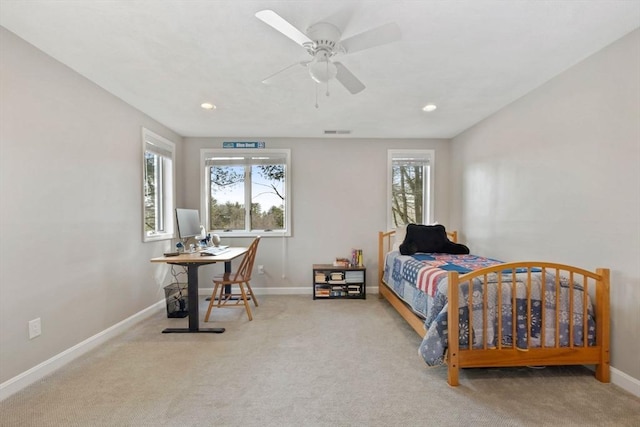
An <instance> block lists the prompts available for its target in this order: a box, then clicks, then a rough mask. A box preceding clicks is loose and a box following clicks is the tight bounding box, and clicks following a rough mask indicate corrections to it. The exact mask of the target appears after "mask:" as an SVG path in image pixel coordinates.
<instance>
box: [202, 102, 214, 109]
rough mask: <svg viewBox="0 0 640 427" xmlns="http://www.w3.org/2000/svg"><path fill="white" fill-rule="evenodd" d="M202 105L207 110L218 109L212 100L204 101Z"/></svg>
mask: <svg viewBox="0 0 640 427" xmlns="http://www.w3.org/2000/svg"><path fill="white" fill-rule="evenodd" d="M200 107H202V108H203V109H205V110H215V109H216V106H215V105H213V104H212V103H210V102H203V103H202V104H200Z"/></svg>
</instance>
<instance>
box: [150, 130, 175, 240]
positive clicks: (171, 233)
mask: <svg viewBox="0 0 640 427" xmlns="http://www.w3.org/2000/svg"><path fill="white" fill-rule="evenodd" d="M147 152H151V153H153V154H155V155H157V156H159V158H160V159H161V161H162V166H161V167H160V171H156V172H160V177H159V184H160V187H161V188H160V191H159V192H157V198H158V200H157V201H156V206H160V207H161V212H160V215H161V216H162V217H161V218H160V224H163V227H162V229H161V230H159V231H156V232H151V234H147V232H146V231H145V180H146V160H145V155H146V153H147ZM175 164H176V145H175V143H173V142H172V141H169V140H168V139H167V138H164V137H162V136H160V135H158V134H156V133H154V132H152V131H150V130H149V129H146V128H142V241H143V242H155V241H159V240H168V239H173V238H174V237H175V227H174V220H173V212H174V209H175V200H176V185H175V182H176V168H175ZM156 221H157V218H156Z"/></svg>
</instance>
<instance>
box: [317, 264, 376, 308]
mask: <svg viewBox="0 0 640 427" xmlns="http://www.w3.org/2000/svg"><path fill="white" fill-rule="evenodd" d="M366 275H367V269H366V267H364V266H362V267H357V266H354V267H338V266H335V265H332V264H313V276H312V280H313V281H312V284H313V299H314V300H315V299H366V298H367V284H366V278H367V277H366Z"/></svg>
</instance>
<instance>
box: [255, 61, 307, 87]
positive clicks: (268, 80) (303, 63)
mask: <svg viewBox="0 0 640 427" xmlns="http://www.w3.org/2000/svg"><path fill="white" fill-rule="evenodd" d="M309 62H311V61H310V60H309V61H300V62H295V63H293V64H291V65H289V66H288V67H285V68H283V69H282V70H280V71H277V72H275V73H273V74H271V75H270V76H269V77H267V78H266V79H264V80H262V83H264V84H270V83H273V82H274V80H277V77H280V76H281V75H283V74H285V73H286V72H287V71H289V70H291V69H292V68H295V67H296V66H298V65H300V66H302V67H306V66H307V64H308V63H309Z"/></svg>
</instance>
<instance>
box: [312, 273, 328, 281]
mask: <svg viewBox="0 0 640 427" xmlns="http://www.w3.org/2000/svg"><path fill="white" fill-rule="evenodd" d="M315 282H316V283H327V276H326V275H325V274H324V273H323V272H322V271H316V276H315Z"/></svg>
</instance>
